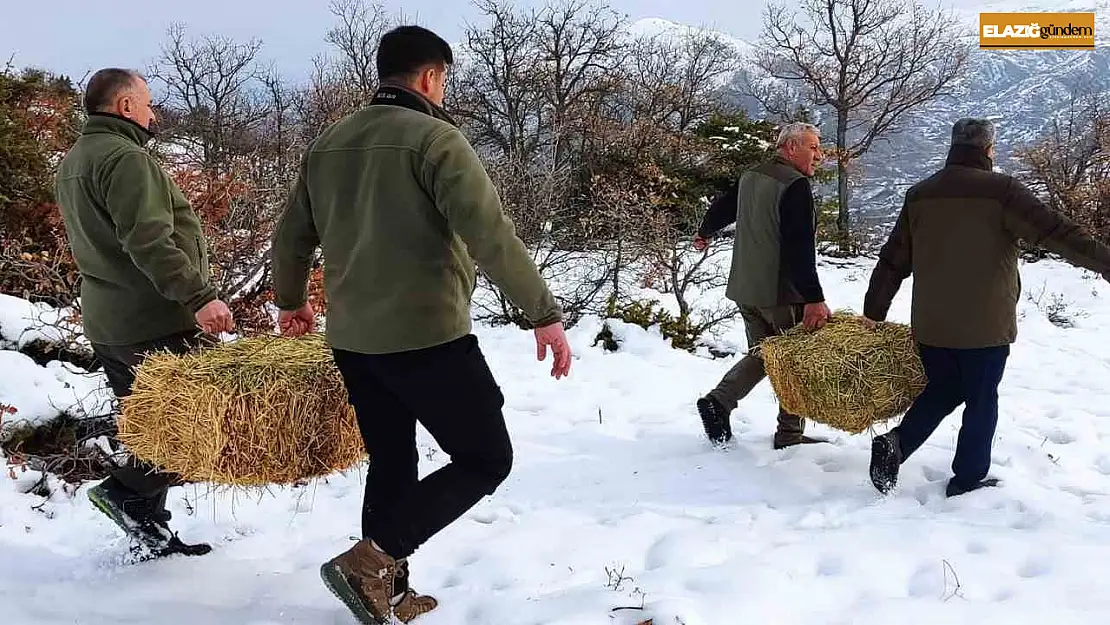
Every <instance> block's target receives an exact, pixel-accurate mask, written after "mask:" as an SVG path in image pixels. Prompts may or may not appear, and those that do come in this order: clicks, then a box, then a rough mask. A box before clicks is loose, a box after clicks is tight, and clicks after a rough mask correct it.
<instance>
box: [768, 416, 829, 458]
mask: <svg viewBox="0 0 1110 625" xmlns="http://www.w3.org/2000/svg"><path fill="white" fill-rule="evenodd" d="M805 427H806V421H805V419H803V418H801V417H797V416H794V415H792V414H789V413H787V412H785V411H783V410H782V409H779V425H778V429H776V430H775V438H774V448H775V449H784V448H786V447H793V446H794V445H812V444H814V443H827V442H829V441H827V440H825V439H823V438H814V437H812V436H806V435H804V434H802V432H804V431H805Z"/></svg>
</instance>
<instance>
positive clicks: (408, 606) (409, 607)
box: [393, 589, 439, 623]
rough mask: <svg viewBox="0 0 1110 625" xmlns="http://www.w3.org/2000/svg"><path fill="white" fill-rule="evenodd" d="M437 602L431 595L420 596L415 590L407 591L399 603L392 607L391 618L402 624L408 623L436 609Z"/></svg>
mask: <svg viewBox="0 0 1110 625" xmlns="http://www.w3.org/2000/svg"><path fill="white" fill-rule="evenodd" d="M438 605H439V602H438V601H436V599H435V597H433V596H431V595H422V594H419V593H417V592H416V591H415V590H412V589H409V590H406V591H405V594H404V596H402V597H401V601H400V602H399V603H398V604H397V605H395V606H393V616H396V617H397V620H399V621H401V622H402V623H408V622H409V621H411V620H413V619H415V618H416V617H418V616H420V615H421V614H427V613H428V612H431V611H432V610H434V609H436V606H438Z"/></svg>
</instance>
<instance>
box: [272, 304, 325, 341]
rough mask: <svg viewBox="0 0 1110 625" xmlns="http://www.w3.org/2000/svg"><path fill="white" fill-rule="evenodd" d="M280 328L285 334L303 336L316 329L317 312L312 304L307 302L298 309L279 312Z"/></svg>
mask: <svg viewBox="0 0 1110 625" xmlns="http://www.w3.org/2000/svg"><path fill="white" fill-rule="evenodd" d="M278 328H280V329H281V333H282V334H284V335H285V336H294V337H296V336H302V335H305V334H308V333H309V332H312V331H313V330H315V329H316V313H315V312H313V310H312V304H309V303H307V302H305V305H304V306H301V307H300V308H298V309H297V310H283V311H281V312H280V313H279V314H278Z"/></svg>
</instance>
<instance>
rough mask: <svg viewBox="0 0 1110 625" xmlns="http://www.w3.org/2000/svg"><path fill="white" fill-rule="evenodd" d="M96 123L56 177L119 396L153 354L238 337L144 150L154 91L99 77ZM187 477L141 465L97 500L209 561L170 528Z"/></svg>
mask: <svg viewBox="0 0 1110 625" xmlns="http://www.w3.org/2000/svg"><path fill="white" fill-rule="evenodd" d="M84 104H85V109H86V111H87V113H88V115H89V118H88V121H87V122H86V123H85V127H84V129H83V130H82V132H81V136H80V138H79V139H78V140H77V142H76V144H75V145H74V146H73V148H72V149H71V150H70V151H69V153H68V154H66V156H65V158H64V159H63V160H62V162H61V165H60V167H59V169H58V176H57V197H58V204H59V205H60V207H61V212H62V218H63V219H64V221H65V228H66V234H67V237H68V239H69V243H70V248H71V250H72V251H73V258H74V261H75V262H76V263H77V268H78V269H79V270H80V272H81V322H82V325H83V327H84V331H85V336H86V337H88V339H89V341H90V342H91V343H92V348H93V352H94V354H95V355H96V358H97V360H98V361H99V362H100V363H101V365H102V366H103V368H104V373H105V374H106V375H107V377H108V384H109V385H110V386H111V387H112V391H113V392H114V393H115V394H116V396H117V397H120V398H122V397H125V396H127V395H129V394H130V393H131V387H132V384H133V382H134V380H135V374H134V372H133V367H135V366H136V365H138V364H139V362H140V361H142V360H143V356H144V354H146V353H148V352H151V351H161V350H168V351H171V352H175V353H182V352H185V351H188V350H190V349H192V348H193V347H195V346H197V345H198V344H199V343H200V341H201V337H200V336H199V333H198V332H197V327H198V326H199V327H200V328H201V329H202V330H203V331H204V332H209V333H217V332H221V331H230V330H232V328H233V324H232V317H231V311H230V310H228V307H227V305H226V304H224V303H223V302H222V301H220V299H219V298H218V297H217V293H216V289H215V288H214V287H213V286H212V285H211V284H210V283H209V270H208V257H207V251H206V248H205V243H204V239H203V234H202V230H201V223H200V220H199V219H198V218H197V215H196V213H194V212H193V210H192V208H191V207H190V206H189V203H188V202H187V201H186V200H185V197H184V196H183V195H182V194H181V191H180V190H179V189H178V188H177V186H176V185H175V184H174V182H173V180H172V179H171V178H170V177H169V176H168V175H167V174H166V173H165V172H164V171H162V169H161V168H160V167H159V166H158V164H157V163H156V162H155V161H154V159H153V158H152V157H151V155H150V154H149V153H148V152H147V151H146V150H145V149H144V146H145V145H146V143H147V142H148V141H149V140H150V139H151V137H152V136H153V135H152V133H151V132H150V125H151V123H152V122H153V121H154V111H153V110H152V108H151V96H150V89H149V87H148V86H147V83H146V81H145V80H144V79H143V78H142V76H140V75H139V74H138V73H136V72H134V71H131V70H124V69H117V68H108V69H102V70H100V71H98V72H96V73H95V74H93V76H92V78H91V79H90V80H89V84H88V88H87V89H86V91H85V102H84ZM178 481H179V480H178V476H176V475H174V474H171V473H164V472H157V471H156V470H155V468H154V467H152V466H149V465H148V464H147V463H145V462H143V461H140V460H138V459H136V458H134V457H129V458H128V459H127V462H126V464H125V465H124V466H118V467H116V468H114V469H113V470H112V471H111V475H110V476H109V477H108V478H107V479H105V480H104V481H103V482H101V483H100V484H99V485H97V486H95V487H93V488H92V489H90V490H89V499H90V500H92V502H93V504H94V505H95V506H96V507H97V509H99V510H100V511H101V512H103V513H104V514H106V515H107V516H108V517H109V518H111V519H112V521H114V522H115V523H116V524H117V525H119V526H120V527H121V528H122V529H123V530H124V531H125V532H127V534H129V535H130V536H132V537H134V538H136V539H138V540H139V542H141V543H142V544H143V545H145V546H146V547H148V548H149V549H150V550H151V552H153V553H154V554H155V555H166V554H170V553H186V554H190V555H200V554H204V553H207V552H208V551H210V550H211V547H209V546H208V545H205V544H197V545H187V544H185V543H183V542H181V540H179V539H178V538H177V536H176V535H174V534H173V533H172V532H171V531H170V529H169V526H168V521H169V518H170V513H169V511H167V510H166V508H165V501H166V494H167V491H168V490H169V488H170V487H171V486H173V485H175V484H176V483H178Z"/></svg>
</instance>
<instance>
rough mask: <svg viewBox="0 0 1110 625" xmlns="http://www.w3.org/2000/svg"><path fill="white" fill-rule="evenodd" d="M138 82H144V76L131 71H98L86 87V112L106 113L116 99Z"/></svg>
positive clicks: (117, 68)
mask: <svg viewBox="0 0 1110 625" xmlns="http://www.w3.org/2000/svg"><path fill="white" fill-rule="evenodd" d="M138 80H142V76H140V75H139V73H138V72H136V71H134V70H130V69H121V68H119V67H106V68H104V69H102V70H99V71H97V72H96V73H95V74H93V75H92V78H90V79H89V84H88V86H86V87H85V99H84V106H85V112H86V113H89V114H92V113H103V112H106V111H107V110H108V109H109V108H110V107H111V106H112V104H113V103H114V102H115V101H116V98H118V97H119V96H120V94H122V93H123V92H125V91H127V90H128V89H131V88H133V87H134V86H135V83H136V82H137V81H138Z"/></svg>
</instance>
